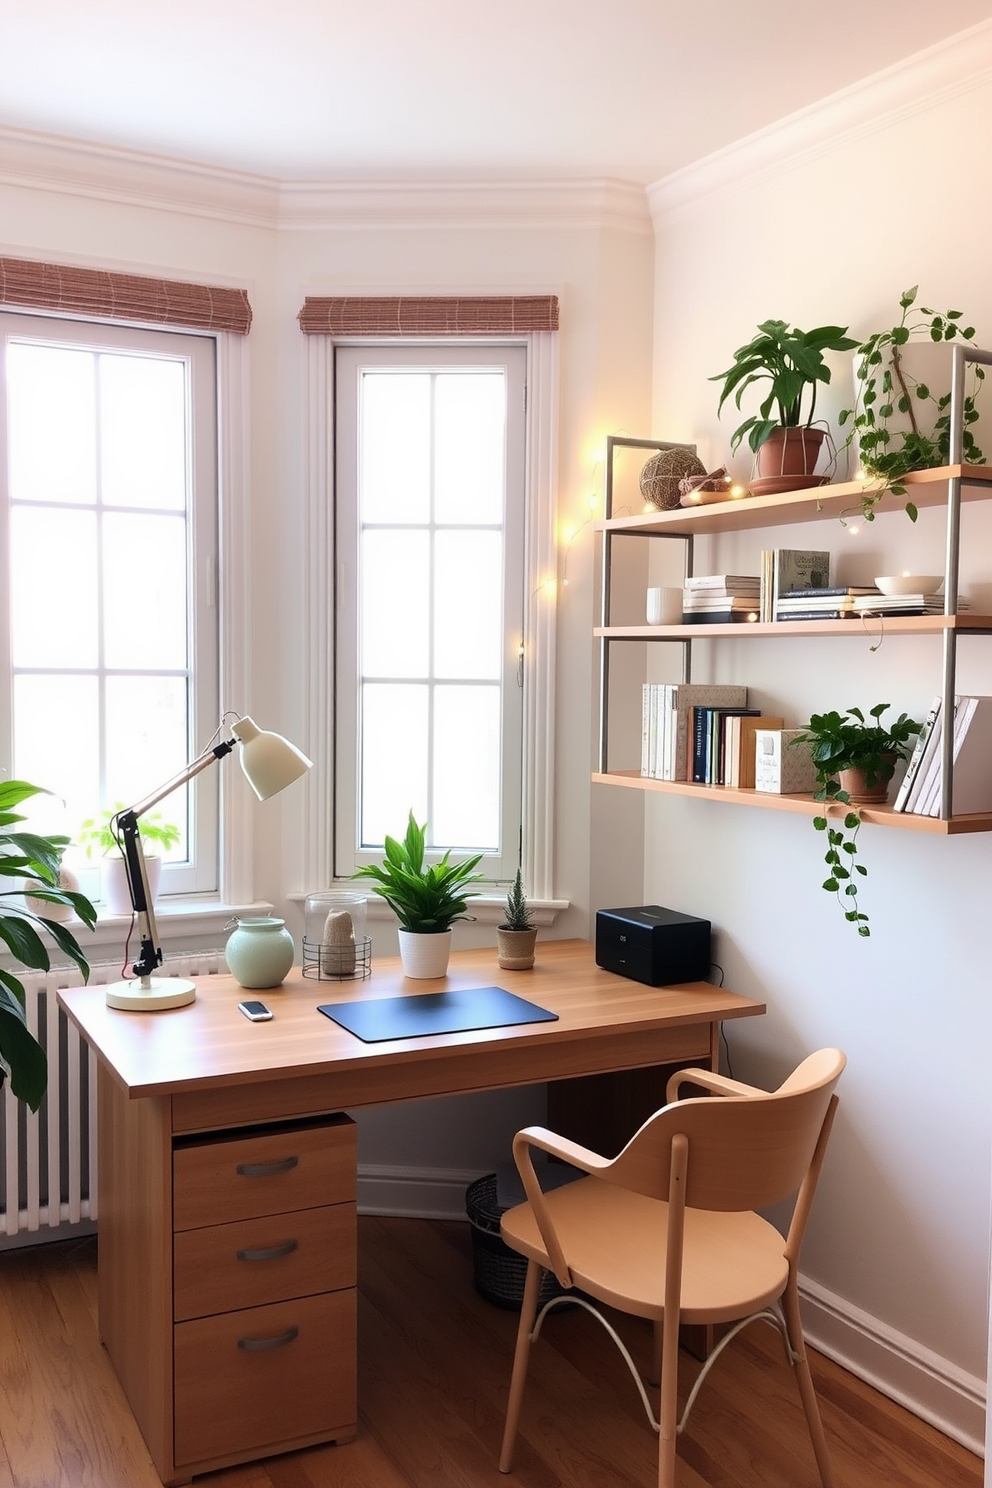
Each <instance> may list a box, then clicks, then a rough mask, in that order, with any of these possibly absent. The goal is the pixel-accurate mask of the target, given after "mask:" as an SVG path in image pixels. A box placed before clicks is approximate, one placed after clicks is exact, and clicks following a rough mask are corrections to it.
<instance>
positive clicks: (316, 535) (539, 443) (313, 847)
mask: <svg viewBox="0 0 992 1488" xmlns="http://www.w3.org/2000/svg"><path fill="white" fill-rule="evenodd" d="M303 339H304V343H305V346H304V356H305V359H306V368H305V381H306V389H307V395H306V429H305V441H306V462H307V509H308V554H309V562H308V564H307V570H306V596H305V597H306V606H307V614H308V616H309V633H308V642H307V652H308V654H307V671H306V674H307V678H308V690H307V699H306V710H307V737H309V738H310V739H313V740H314V741H316V743H315V748H316V754H317V758H316V760H315V765H316V768H315V769H314V770H313V771H312V772H311V777H310V781H309V790H310V796H309V810H308V812H307V833H306V841H305V844H304V860H305V864H306V872H307V881H308V883H311V884H314V885H318V884H324V885H326V884H330V883H331V882H332V873H333V862H334V817H335V801H334V771H335V753H334V715H335V709H334V688H335V670H334V636H335V609H334V596H335V593H336V584H335V575H336V570H337V561H338V558H337V554H336V552H335V546H334V502H335V489H334V459H333V434H334V430H333V409H334V350H335V347H336V346H351V345H395V344H396V343H397V341H398V342H399V343H400V344H402V345H404V346H417V345H438V344H442V345H447V346H454V345H458V344H459V342H460V341H462V340H464V341H467V342H468V343H469V344H478V343H479V342H480V341H483V340H487V339H488V340H489V341H490V342H491V343H494V344H500V345H505V344H507V343H512V344H518V345H523V346H525V347H526V349H527V409H526V427H525V438H526V491H525V496H524V512H525V515H524V534H523V537H524V615H523V648H524V667H523V747H522V775H523V779H522V820H523V842H522V854H521V866H522V870H523V878H524V882H525V884H526V886H527V891H528V898H529V899H530V900H531V902H532V903H533V904H534V905H535V906H536V907H538V908H540V906H541V904H542V903H543V904H546V905H548V906H552V905H554V907H555V908H558V907H560V906H559V905H558V904H557V901H555V900H554V894H553V890H554V884H553V873H554V853H553V827H554V800H555V792H554V717H555V698H554V664H555V635H556V584H555V578H556V550H555V532H554V510H555V491H556V474H557V445H558V439H557V429H558V336H557V333H556V332H554V331H534V332H530V333H529V334H526V335H522V336H505V335H504V336H491V337H488V338H483V337H471V338H458V337H443V338H413V337H401V338H395V337H390V338H384V339H381V340H376V339H375V338H367V337H361V338H358V337H335V336H329V335H326V336H325V335H308V336H305V337H304V338H303ZM500 902H501V901H500ZM481 917H482V916H481V915H480V918H481Z"/></svg>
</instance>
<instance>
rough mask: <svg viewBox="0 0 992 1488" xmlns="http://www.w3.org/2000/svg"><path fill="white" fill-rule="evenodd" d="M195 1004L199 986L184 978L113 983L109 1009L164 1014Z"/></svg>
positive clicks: (109, 987)
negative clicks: (173, 1009)
mask: <svg viewBox="0 0 992 1488" xmlns="http://www.w3.org/2000/svg"><path fill="white" fill-rule="evenodd" d="M195 1001H196V983H195V982H190V981H187V980H186V978H185V977H141V978H140V979H139V980H138V981H133V982H111V983H110V985H109V986H108V988H107V1006H108V1007H112V1008H121V1009H123V1011H124V1012H128V1013H162V1012H165V1010H166V1009H167V1008H179V1007H187V1006H188V1005H189V1004H190V1003H191V1002H195Z"/></svg>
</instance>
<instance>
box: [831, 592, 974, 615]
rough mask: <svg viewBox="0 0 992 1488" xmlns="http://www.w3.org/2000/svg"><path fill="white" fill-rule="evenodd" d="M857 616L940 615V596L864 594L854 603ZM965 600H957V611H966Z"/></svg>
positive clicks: (942, 608)
mask: <svg viewBox="0 0 992 1488" xmlns="http://www.w3.org/2000/svg"><path fill="white" fill-rule="evenodd" d="M854 608H855V609H856V610H857V611H858V613H859V614H866V615H869V614H870V615H906V614H908V615H942V614H943V613H944V597H943V595H942V594H865V595H861V596H859V597H858V598H856V599H855V601H854ZM969 608H970V606H969V604H968V601H967V600H966V599H960V598H959V599H958V609H959V610H967V609H969Z"/></svg>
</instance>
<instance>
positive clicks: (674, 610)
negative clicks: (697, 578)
mask: <svg viewBox="0 0 992 1488" xmlns="http://www.w3.org/2000/svg"><path fill="white" fill-rule="evenodd" d="M646 614H647V622H648V624H649V625H678V624H680V622H681V620H682V590H681V589H674V588H664V589H657V588H651V589H649V590H648V594H647V606H646Z"/></svg>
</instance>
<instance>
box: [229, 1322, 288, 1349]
mask: <svg viewBox="0 0 992 1488" xmlns="http://www.w3.org/2000/svg"><path fill="white" fill-rule="evenodd" d="M299 1336H300V1330H299V1328H296V1327H293V1328H287V1329H286V1331H285V1333H279V1334H277V1335H276V1337H275V1338H239V1339H238V1348H239V1349H245V1351H246V1352H247V1353H257V1352H258V1351H259V1349H270V1348H282V1346H283V1344H284V1343H292V1341H293V1339H294V1338H298V1337H299Z"/></svg>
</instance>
